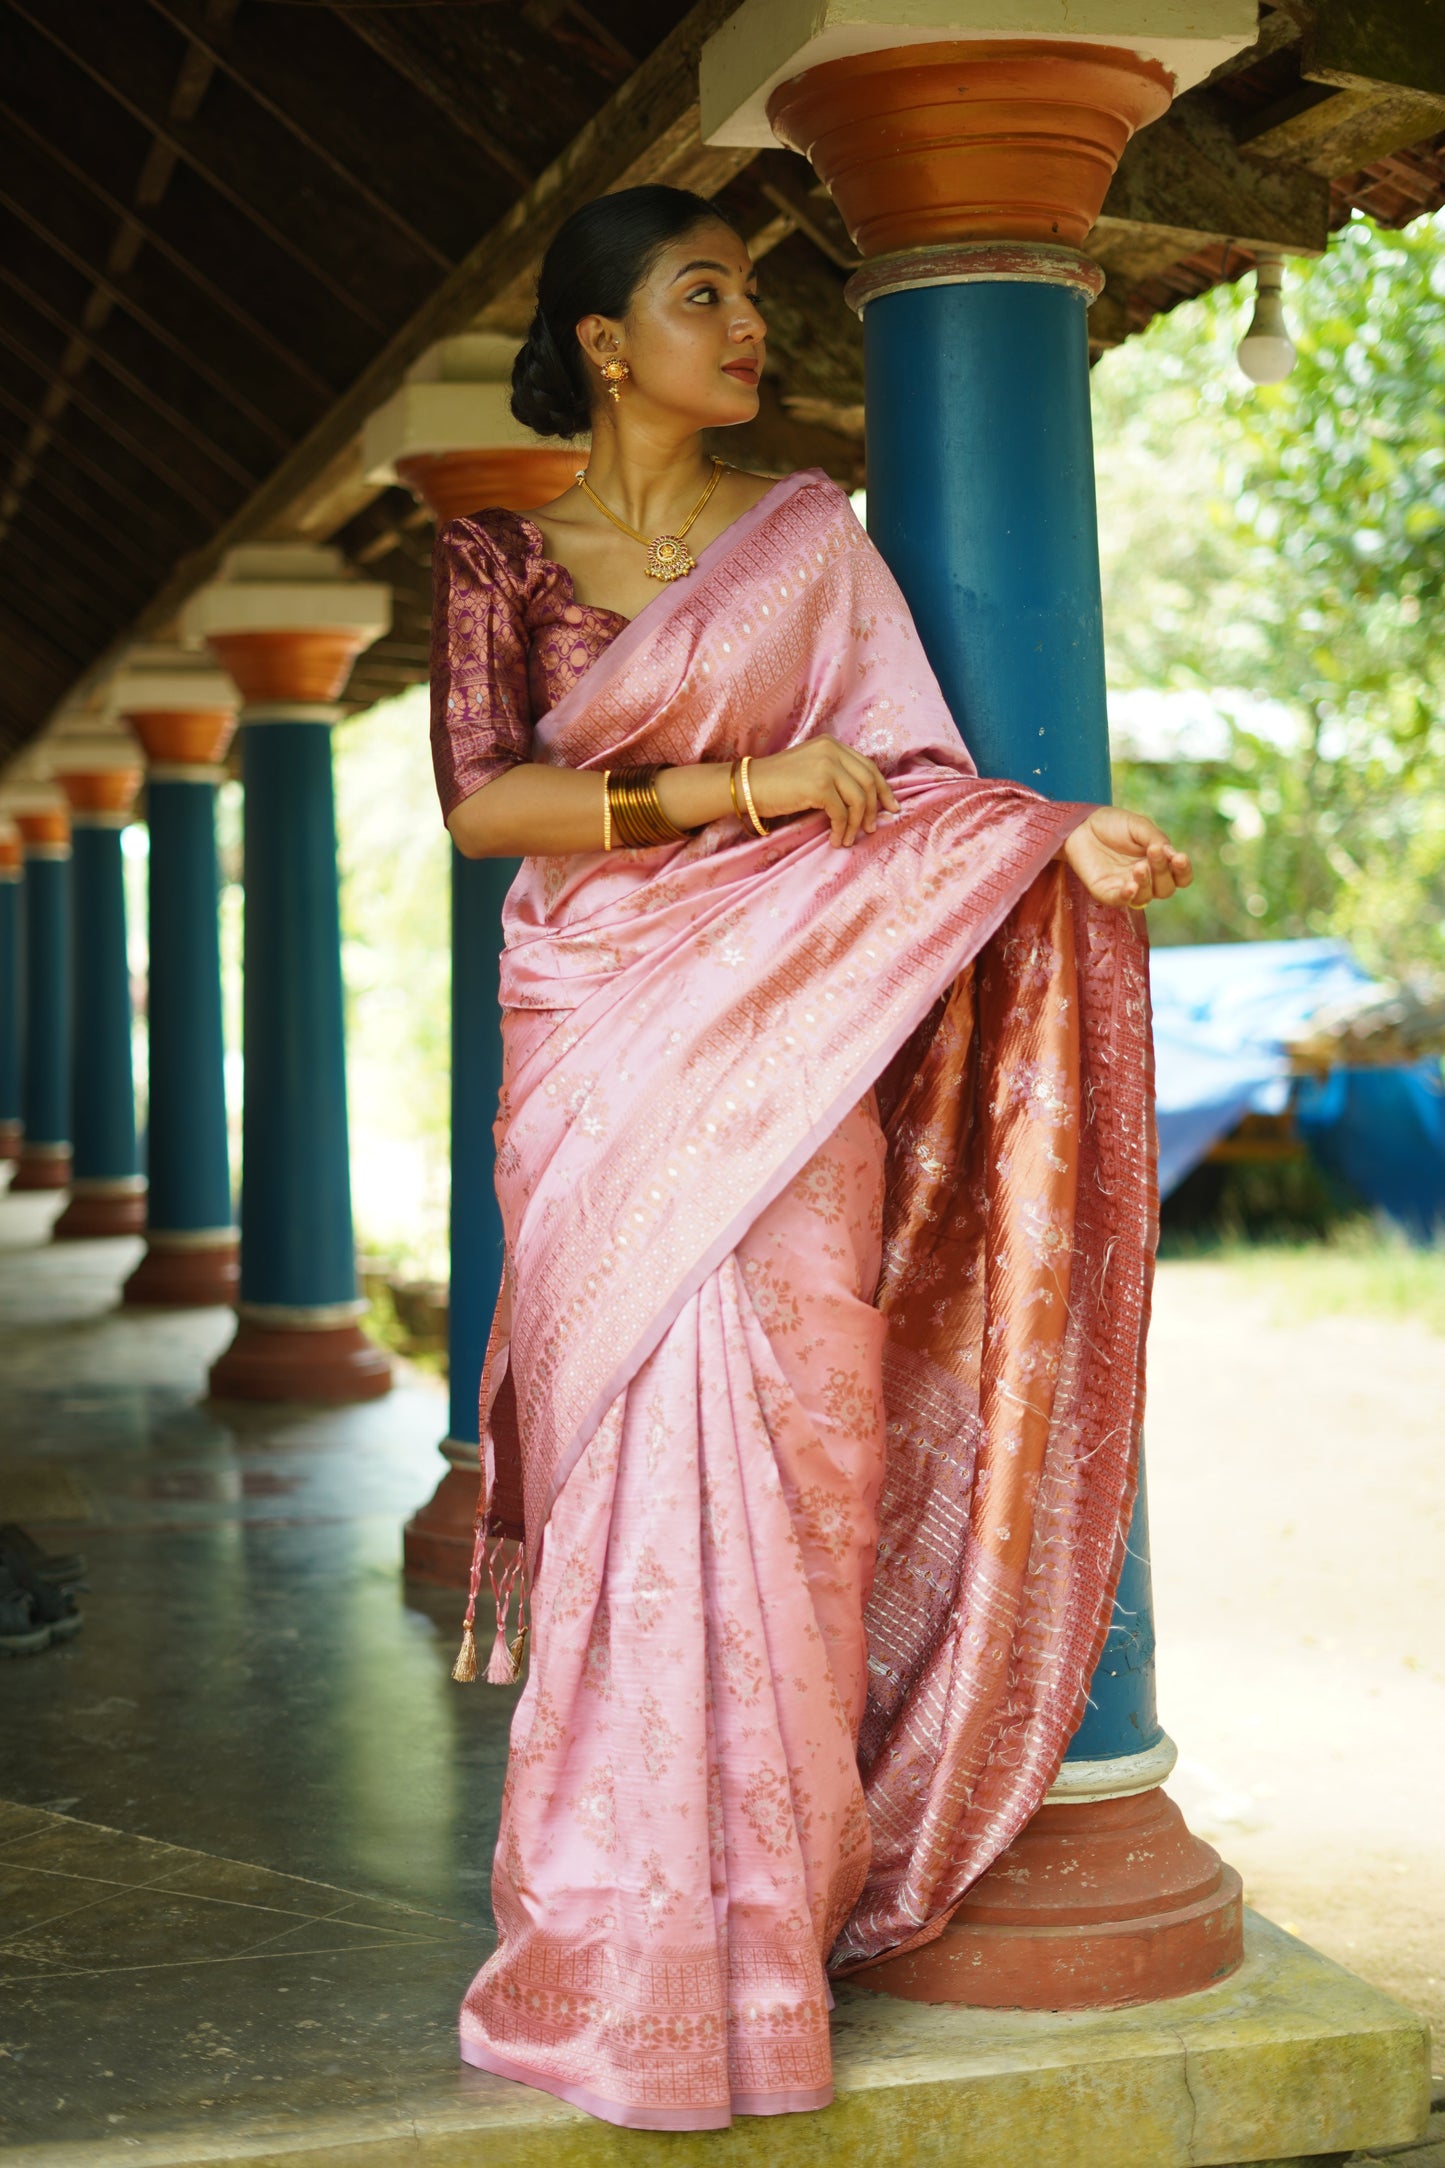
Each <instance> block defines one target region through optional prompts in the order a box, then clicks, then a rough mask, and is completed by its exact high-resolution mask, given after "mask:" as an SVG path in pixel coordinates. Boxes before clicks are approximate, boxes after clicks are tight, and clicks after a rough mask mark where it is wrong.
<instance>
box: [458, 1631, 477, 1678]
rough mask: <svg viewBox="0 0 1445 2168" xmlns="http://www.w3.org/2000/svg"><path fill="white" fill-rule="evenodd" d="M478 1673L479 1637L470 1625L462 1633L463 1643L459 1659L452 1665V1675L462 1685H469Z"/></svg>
mask: <svg viewBox="0 0 1445 2168" xmlns="http://www.w3.org/2000/svg"><path fill="white" fill-rule="evenodd" d="M476 1675H477V1637H476V1635H475V1634H474V1633H473V1632H472V1629H471V1627H470V1626H468V1627H467V1628H466V1629H465V1631H464V1632H463V1634H462V1645H461V1647H460V1649H458V1651H457V1660H456V1662H455V1663H454V1664H453V1665H452V1677H453V1678H454V1679H456V1680H457V1681H458V1682H459V1683H460V1684H461V1685H462V1686H466V1685H468V1684H469V1683H470V1682H471V1680H473V1679H474V1678H475V1677H476Z"/></svg>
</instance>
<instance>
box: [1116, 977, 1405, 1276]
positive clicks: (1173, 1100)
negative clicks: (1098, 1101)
mask: <svg viewBox="0 0 1445 2168" xmlns="http://www.w3.org/2000/svg"><path fill="white" fill-rule="evenodd" d="M1150 971H1151V981H1152V986H1153V998H1154V1060H1155V1072H1156V1078H1157V1087H1158V1111H1159V1192H1160V1195H1161V1196H1164V1197H1167V1196H1168V1195H1169V1192H1170V1191H1171V1190H1172V1189H1176V1188H1177V1187H1178V1185H1179V1184H1180V1183H1181V1182H1182V1181H1183V1179H1184V1177H1185V1175H1186V1174H1188V1173H1190V1172H1191V1170H1192V1169H1193V1168H1195V1167H1196V1166H1198V1164H1199V1162H1200V1161H1201V1160H1202V1159H1203V1158H1204V1156H1205V1154H1206V1153H1207V1152H1208V1150H1209V1148H1210V1146H1211V1145H1212V1144H1214V1143H1215V1142H1216V1141H1217V1139H1218V1138H1220V1137H1223V1136H1226V1135H1227V1134H1228V1132H1229V1131H1230V1130H1231V1129H1233V1128H1234V1126H1235V1124H1236V1123H1237V1122H1238V1121H1239V1120H1240V1119H1241V1117H1242V1116H1244V1115H1245V1114H1280V1113H1283V1111H1284V1109H1285V1108H1286V1107H1287V1106H1289V1105H1290V1104H1291V1101H1293V1105H1294V1110H1295V1117H1296V1122H1297V1125H1298V1128H1299V1131H1300V1134H1301V1136H1303V1137H1304V1138H1305V1139H1306V1141H1307V1142H1308V1143H1309V1146H1310V1148H1311V1150H1312V1151H1313V1152H1314V1153H1315V1155H1316V1157H1317V1158H1318V1159H1319V1160H1320V1162H1321V1164H1322V1165H1323V1166H1325V1167H1326V1168H1328V1169H1329V1170H1330V1171H1331V1172H1332V1173H1334V1174H1337V1175H1339V1176H1341V1177H1343V1179H1344V1180H1346V1181H1347V1182H1349V1183H1350V1185H1351V1186H1352V1187H1353V1188H1354V1189H1356V1190H1358V1191H1359V1192H1360V1194H1361V1195H1362V1196H1363V1197H1365V1198H1366V1199H1367V1201H1368V1202H1369V1203H1371V1204H1374V1205H1378V1206H1379V1207H1380V1208H1381V1209H1382V1210H1383V1211H1386V1212H1388V1213H1389V1214H1390V1215H1391V1216H1392V1217H1393V1218H1395V1219H1397V1220H1399V1221H1400V1222H1401V1223H1402V1225H1404V1226H1406V1227H1408V1228H1409V1230H1410V1232H1411V1233H1412V1234H1416V1235H1421V1236H1424V1235H1429V1234H1430V1233H1431V1232H1432V1231H1433V1230H1434V1229H1436V1228H1437V1227H1438V1226H1439V1225H1440V1224H1441V1223H1442V1222H1445V1086H1442V1082H1441V1072H1440V1064H1439V1062H1438V1061H1435V1060H1428V1061H1421V1062H1415V1063H1411V1064H1410V1065H1408V1066H1399V1067H1386V1068H1370V1069H1339V1070H1336V1071H1335V1072H1334V1073H1333V1074H1332V1075H1331V1076H1329V1077H1328V1078H1327V1079H1325V1080H1324V1081H1323V1082H1316V1081H1314V1080H1313V1079H1311V1078H1294V1077H1292V1076H1291V1073H1290V1059H1289V1055H1288V1054H1287V1052H1286V1051H1285V1041H1286V1040H1287V1039H1289V1038H1290V1037H1291V1036H1293V1034H1294V1033H1295V1032H1296V1031H1297V1030H1298V1029H1299V1028H1300V1027H1302V1026H1303V1025H1304V1024H1305V1023H1306V1021H1307V1020H1308V1019H1309V1017H1310V1016H1312V1015H1313V1014H1314V1012H1315V1011H1316V1010H1317V1009H1320V1008H1322V1007H1323V1006H1324V1005H1325V1004H1326V1003H1328V1002H1334V1001H1338V1000H1340V999H1342V998H1344V997H1347V996H1349V995H1351V994H1353V993H1355V992H1357V991H1358V990H1359V988H1361V987H1362V986H1369V985H1370V984H1372V983H1373V982H1372V981H1371V978H1370V975H1369V973H1368V972H1367V971H1365V970H1364V969H1363V968H1362V967H1361V965H1360V964H1358V963H1357V962H1356V960H1355V958H1354V957H1353V956H1352V955H1351V953H1350V951H1349V949H1348V947H1347V946H1346V945H1345V943H1344V942H1343V941H1238V942H1234V941H1231V942H1219V943H1213V944H1210V945H1207V946H1204V947H1200V948H1156V949H1155V950H1154V951H1153V954H1152V957H1151V960H1150Z"/></svg>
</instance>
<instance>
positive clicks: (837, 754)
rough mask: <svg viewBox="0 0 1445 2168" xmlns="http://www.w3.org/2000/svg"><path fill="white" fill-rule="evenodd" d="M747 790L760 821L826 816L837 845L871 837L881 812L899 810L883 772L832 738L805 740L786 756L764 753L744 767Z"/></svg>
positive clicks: (871, 762)
mask: <svg viewBox="0 0 1445 2168" xmlns="http://www.w3.org/2000/svg"><path fill="white" fill-rule="evenodd" d="M748 788H749V789H750V790H751V791H752V794H753V804H754V805H755V806H756V807H757V809H758V812H759V814H760V816H761V817H762V819H764V820H768V819H770V818H776V817H777V816H779V815H781V814H785V813H813V812H821V813H826V814H827V816H828V819H829V822H830V823H831V825H832V830H833V841H834V843H836V844H840V845H841V844H849V843H852V842H853V841H854V840H855V839H856V837H857V834H858V831H859V829H860V828H866V829H867V830H868V832H869V834H870V835H871V834H872V832H873V830H874V829H875V828H876V827H877V826H878V813H879V809H880V807H881V808H883V809H884V810H885V811H887V812H889V813H896V812H897V811H898V810H899V807H898V800H897V799H896V798H895V797H894V795H893V792H892V791H891V790H890V788H889V785H888V778H887V776H886V775H885V774H884V773H883V770H882V769H881V768H879V767H878V766H876V765H875V763H874V762H873V761H871V760H869V759H868V757H867V755H866V754H864V753H855V752H854V751H853V748H852V747H851V746H850V745H840V744H839V743H838V740H837V739H836V738H829V737H818V738H809V740H808V742H807V744H806V745H795V746H793V747H792V748H791V749H790V750H789V751H788V752H786V753H763V754H760V755H759V756H758V757H757V758H756V759H755V760H753V761H751V762H750V763H749V766H748Z"/></svg>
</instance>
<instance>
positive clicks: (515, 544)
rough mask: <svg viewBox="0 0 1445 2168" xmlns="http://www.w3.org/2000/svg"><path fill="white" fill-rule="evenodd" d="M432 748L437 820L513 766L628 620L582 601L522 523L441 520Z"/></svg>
mask: <svg viewBox="0 0 1445 2168" xmlns="http://www.w3.org/2000/svg"><path fill="white" fill-rule="evenodd" d="M433 573H434V586H433V600H432V642H431V749H432V764H433V766H434V768H435V770H436V781H437V795H438V797H439V798H440V799H441V806H442V818H443V819H444V820H445V819H446V817H447V815H448V814H449V813H450V812H451V811H452V810H453V808H454V807H455V806H458V805H460V804H461V802H462V800H463V799H464V798H470V797H471V795H472V793H473V792H474V791H478V790H480V789H481V788H482V785H483V784H484V783H490V782H491V781H492V779H493V777H494V776H498V775H500V774H501V773H502V772H503V770H504V769H506V768H511V767H514V766H515V765H516V763H517V762H518V761H523V760H530V759H531V758H532V725H533V723H534V722H535V721H536V720H537V718H538V716H540V715H545V714H546V712H547V710H548V709H549V708H553V707H555V706H556V705H557V702H558V701H559V700H561V699H562V697H563V696H564V694H566V693H569V692H570V691H571V690H572V687H573V686H574V685H575V684H576V683H577V681H578V679H579V678H580V677H582V676H583V675H584V673H585V672H586V671H588V670H590V669H591V667H592V665H593V663H594V662H595V661H596V660H597V658H598V656H599V655H600V654H601V653H602V651H603V649H604V648H605V647H606V646H607V645H608V644H609V642H611V641H613V640H615V639H616V637H617V635H618V633H619V632H621V630H622V628H623V626H624V625H626V624H627V623H628V622H629V620H628V619H627V618H625V617H622V616H620V615H619V613H618V612H617V611H616V610H602V609H598V608H597V607H596V606H595V605H593V604H590V603H583V602H578V601H577V600H576V599H575V597H574V596H573V593H572V576H571V574H570V573H569V572H568V571H567V570H566V568H565V567H564V566H562V565H559V564H554V563H553V561H552V559H551V558H550V557H548V556H547V555H546V553H545V549H544V545H543V541H542V533H541V529H540V528H538V527H535V526H534V525H533V524H532V522H531V520H529V519H526V518H524V517H523V515H522V514H521V513H520V512H504V511H499V510H488V511H485V512H473V513H471V514H470V515H469V516H468V517H467V518H465V519H453V520H448V522H447V524H446V525H445V526H444V527H442V528H441V529H439V531H438V533H437V538H436V549H435V553H434V556H433Z"/></svg>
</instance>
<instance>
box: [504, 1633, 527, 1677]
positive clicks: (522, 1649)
mask: <svg viewBox="0 0 1445 2168" xmlns="http://www.w3.org/2000/svg"><path fill="white" fill-rule="evenodd" d="M527 1631H528V1629H527V1628H526V1627H525V1626H524V1627H523V1628H522V1630H521V1632H520V1633H519V1634H518V1636H517V1638H516V1640H515V1641H514V1642H513V1643H512V1646H511V1647H510V1649H509V1650H508V1651H507V1654H508V1655H509V1656H510V1657H511V1659H512V1679H513V1682H514V1683H515V1682H516V1681H517V1680H518V1679H520V1678H521V1676H522V1666H523V1664H525V1662H526V1661H527Z"/></svg>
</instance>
